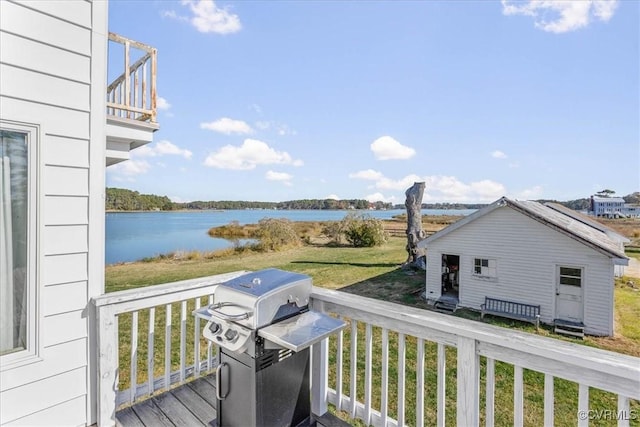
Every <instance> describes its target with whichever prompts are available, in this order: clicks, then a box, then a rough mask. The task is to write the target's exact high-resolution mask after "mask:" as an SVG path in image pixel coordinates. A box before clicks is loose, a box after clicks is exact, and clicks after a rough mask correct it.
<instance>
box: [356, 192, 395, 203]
mask: <svg viewBox="0 0 640 427" xmlns="http://www.w3.org/2000/svg"><path fill="white" fill-rule="evenodd" d="M364 198H365V200H367V201H369V202H372V203H374V202H384V203H396V197H395V196H390V197H387V196H385V195H384V194H382V193H373V194H369V195H368V196H365V197H364Z"/></svg>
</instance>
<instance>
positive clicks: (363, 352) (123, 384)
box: [93, 272, 640, 426]
mask: <svg viewBox="0 0 640 427" xmlns="http://www.w3.org/2000/svg"><path fill="white" fill-rule="evenodd" d="M242 273H244V272H234V273H229V274H223V275H217V276H210V277H203V278H198V279H193V280H185V281H181V282H175V283H168V284H163V285H158V286H149V287H145V288H137V289H132V290H127V291H121V292H114V293H110V294H106V295H103V296H101V297H98V298H95V299H94V300H93V301H94V305H95V308H96V326H97V333H98V347H99V360H98V393H99V399H98V402H99V407H98V414H99V419H98V425H99V426H112V425H114V424H115V410H116V408H117V406H119V405H120V404H122V403H127V402H131V403H132V402H134V401H135V400H137V399H138V398H140V397H146V396H150V395H152V394H154V393H157V392H160V391H162V390H164V389H166V388H168V387H171V386H172V385H174V384H178V383H182V382H184V381H185V380H186V379H188V378H189V377H192V376H198V375H200V374H201V373H203V372H205V371H209V370H210V369H211V368H212V367H213V366H214V364H215V362H214V355H215V351H216V350H215V348H213V346H212V345H211V343H210V342H208V341H206V340H204V339H202V338H201V334H202V328H203V327H204V325H201V324H200V322H199V320H198V319H196V318H194V316H192V315H191V311H192V310H193V309H195V308H199V307H200V306H201V305H202V304H209V303H211V302H212V297H211V295H212V294H213V292H214V290H215V287H216V286H217V285H218V284H219V283H222V282H224V281H226V280H229V279H231V278H233V277H237V276H238V275H240V274H242ZM311 303H312V306H313V308H314V309H315V310H319V311H323V312H326V313H331V314H334V315H338V316H340V317H342V318H344V319H345V320H348V321H349V322H350V327H349V328H347V329H346V330H345V331H343V332H341V333H340V334H339V335H336V336H335V337H331V338H329V339H328V340H325V341H323V342H321V343H319V344H316V345H314V346H313V349H312V353H311V355H312V365H313V366H312V369H311V372H312V374H311V375H312V378H311V382H312V391H311V396H312V411H313V413H314V414H317V415H322V414H324V413H325V412H326V411H327V408H328V405H329V404H332V405H334V406H335V407H336V408H337V409H338V410H339V411H345V412H346V414H347V416H349V417H351V418H358V419H361V420H363V421H364V422H365V423H366V424H368V425H374V426H398V425H415V426H424V425H438V426H443V425H445V422H446V423H448V424H457V425H460V426H462V425H469V426H472V425H486V426H493V425H494V424H502V425H516V426H522V425H523V424H524V423H525V421H527V420H528V421H529V423H531V422H532V420H533V423H534V424H539V425H541V424H543V423H544V425H554V423H555V424H568V425H576V424H578V425H580V426H583V425H588V422H589V421H588V419H589V418H592V417H600V418H609V419H615V420H617V423H618V425H619V426H627V425H629V420H630V419H632V418H637V417H639V416H640V413H638V412H637V407H638V405H637V402H632V401H631V399H635V400H638V399H640V359H638V358H635V357H631V356H625V355H622V354H618V353H613V352H608V351H603V350H599V349H595V348H590V347H587V346H584V345H580V344H574V343H571V342H564V341H560V340H556V339H551V338H545V337H540V336H537V335H533V334H528V333H523V332H519V331H514V330H511V329H506V328H500V327H495V326H491V325H487V324H484V323H480V322H477V321H471V320H466V319H461V318H457V317H454V316H451V315H444V314H439V313H434V312H430V311H425V310H420V309H416V308H412V307H406V306H402V305H398V304H393V303H388V302H384V301H379V300H373V299H369V298H364V297H360V296H357V295H352V294H348V293H344V292H338V291H330V290H326V289H321V288H314V292H313V295H312V302H311ZM174 308H175V309H174ZM123 325H126V327H127V330H126V331H125V330H124V328H123ZM145 325H146V326H145ZM174 325H175V327H174ZM119 331H120V332H119ZM156 331H158V333H156ZM139 335H142V336H143V337H144V335H146V340H145V339H144V338H143V339H142V340H140V339H139ZM148 349H153V350H152V351H149V350H148ZM160 362H162V363H160ZM505 370H507V371H509V375H508V378H509V379H511V378H513V381H509V382H507V383H505V381H504V377H505V376H504V372H505ZM531 371H533V372H531ZM531 381H534V382H535V381H538V382H540V383H541V384H543V392H542V393H541V394H542V395H541V396H538V398H540V400H541V401H542V403H540V404H537V406H536V405H535V404H530V402H529V401H530V400H531V401H533V400H535V399H536V396H533V395H532V392H531V391H530V388H531V385H530V382H531ZM554 387H555V388H556V389H558V390H559V393H563V396H565V395H566V394H571V393H572V394H573V395H574V401H575V407H571V408H569V409H568V408H567V407H562V408H556V404H555V401H556V399H555V397H556V393H555V391H554ZM591 389H593V391H591ZM534 394H535V393H534ZM505 395H507V398H506V400H507V401H509V402H510V403H511V405H510V406H509V407H504V406H497V405H496V402H502V403H503V402H504V401H505V398H504V396H505ZM590 396H591V397H594V399H590ZM497 397H500V399H497ZM590 411H591V412H590ZM567 412H569V413H567ZM581 414H585V415H584V416H582V415H581ZM579 415H581V416H579ZM582 418H584V419H582ZM505 420H506V421H505Z"/></svg>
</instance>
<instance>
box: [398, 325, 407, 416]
mask: <svg viewBox="0 0 640 427" xmlns="http://www.w3.org/2000/svg"><path fill="white" fill-rule="evenodd" d="M405 360H406V354H405V340H404V334H402V333H399V334H398V424H399V425H401V426H402V425H404V413H405V412H404V391H405V372H404V364H405Z"/></svg>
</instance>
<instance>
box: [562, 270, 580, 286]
mask: <svg viewBox="0 0 640 427" xmlns="http://www.w3.org/2000/svg"><path fill="white" fill-rule="evenodd" d="M560 284H561V285H567V286H577V287H581V286H582V269H580V268H571V267H560Z"/></svg>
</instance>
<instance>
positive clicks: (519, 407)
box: [513, 365, 524, 427]
mask: <svg viewBox="0 0 640 427" xmlns="http://www.w3.org/2000/svg"><path fill="white" fill-rule="evenodd" d="M523 405H524V386H523V374H522V366H518V365H514V367H513V425H514V426H516V427H522V425H524V415H523Z"/></svg>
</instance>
